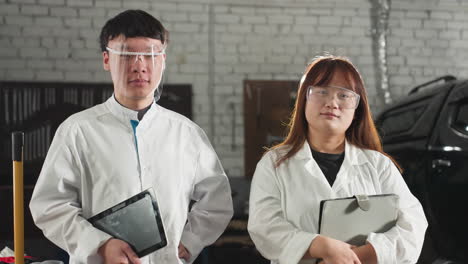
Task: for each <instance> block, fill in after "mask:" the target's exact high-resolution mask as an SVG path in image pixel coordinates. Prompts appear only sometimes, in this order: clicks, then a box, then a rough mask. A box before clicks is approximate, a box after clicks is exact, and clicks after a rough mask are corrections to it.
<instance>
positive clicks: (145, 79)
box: [103, 36, 166, 110]
mask: <svg viewBox="0 0 468 264" xmlns="http://www.w3.org/2000/svg"><path fill="white" fill-rule="evenodd" d="M164 48H165V46H164V45H163V44H162V43H161V41H160V40H158V39H152V38H146V37H135V38H124V37H122V36H119V37H116V38H114V39H112V40H110V41H109V43H108V44H107V51H105V52H103V66H104V69H105V70H106V71H110V73H111V77H112V81H113V83H114V94H115V96H116V99H117V101H119V103H121V104H123V105H124V106H127V107H129V108H132V109H134V110H139V109H141V108H142V107H146V106H148V105H149V104H151V102H152V101H153V98H154V92H155V90H156V89H157V87H158V86H159V83H160V82H161V77H162V73H163V71H164V66H165V65H164V64H165V59H166V56H165V54H164ZM135 108H136V109H135Z"/></svg>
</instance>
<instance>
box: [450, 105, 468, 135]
mask: <svg viewBox="0 0 468 264" xmlns="http://www.w3.org/2000/svg"><path fill="white" fill-rule="evenodd" d="M452 127H453V128H454V129H456V130H458V131H459V132H461V133H463V134H466V135H468V98H466V99H465V100H463V101H459V102H458V103H457V105H456V106H455V116H454V122H453V124H452Z"/></svg>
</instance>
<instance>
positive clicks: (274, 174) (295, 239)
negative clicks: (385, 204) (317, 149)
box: [248, 141, 427, 264]
mask: <svg viewBox="0 0 468 264" xmlns="http://www.w3.org/2000/svg"><path fill="white" fill-rule="evenodd" d="M280 153H285V148H283V149H276V150H272V151H269V152H268V153H266V154H265V155H264V156H263V158H262V159H261V160H260V162H259V163H258V164H257V168H256V170H255V174H254V177H253V180H252V187H251V192H250V203H249V205H250V209H249V223H248V230H249V233H250V236H251V237H252V240H253V241H254V243H255V246H256V247H257V249H258V250H259V251H260V253H261V254H262V255H263V256H264V257H266V258H268V259H270V260H272V263H281V264H286V263H288V264H293V263H315V260H302V261H301V258H302V257H303V255H304V254H305V253H306V251H307V250H308V248H309V246H310V244H311V242H312V241H313V239H315V237H316V236H317V232H318V222H319V219H318V217H319V210H320V209H319V207H320V201H321V200H323V199H331V198H340V197H350V196H353V195H357V194H367V195H373V194H387V193H395V194H397V195H399V196H400V199H399V215H398V217H399V218H398V221H397V224H396V226H395V227H393V228H392V229H390V230H389V231H387V232H385V233H378V234H376V233H371V234H369V236H368V237H367V241H368V242H369V243H371V244H372V246H373V247H374V248H375V251H376V253H377V259H378V263H380V264H384V263H385V264H396V263H399V264H400V263H415V262H416V261H417V259H418V257H419V254H420V252H421V248H422V244H423V240H424V233H425V231H426V228H427V221H426V218H425V216H424V212H423V210H422V207H421V204H420V203H419V201H418V200H417V199H416V198H415V197H414V196H413V195H412V194H411V192H410V191H409V189H408V187H407V186H406V184H405V182H404V180H403V178H402V176H401V174H400V172H399V171H398V169H397V168H396V167H395V165H394V164H393V163H392V161H391V160H390V159H389V158H387V157H386V156H384V155H382V154H381V153H379V152H377V151H371V150H364V149H360V148H358V147H355V146H353V145H351V144H349V143H346V146H345V157H344V160H343V163H342V165H341V168H340V170H339V172H338V175H337V177H336V180H335V182H334V183H333V186H332V187H331V186H330V184H329V183H328V181H327V180H326V178H325V176H324V175H323V173H322V171H321V170H320V168H319V166H318V164H317V163H316V162H315V160H314V159H313V157H312V152H311V150H310V147H309V144H308V143H307V141H306V143H304V145H303V147H302V148H301V149H300V150H299V152H297V153H296V154H295V155H294V156H293V157H291V158H290V159H289V160H288V161H286V162H284V163H282V164H281V165H280V166H279V167H278V168H275V167H274V163H275V161H276V160H277V158H278V157H279V154H280Z"/></svg>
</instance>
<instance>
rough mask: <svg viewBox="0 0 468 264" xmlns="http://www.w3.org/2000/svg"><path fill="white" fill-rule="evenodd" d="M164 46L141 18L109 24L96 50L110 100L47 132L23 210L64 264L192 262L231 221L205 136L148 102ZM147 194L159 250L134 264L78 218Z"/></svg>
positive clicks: (160, 34) (154, 95) (225, 189)
mask: <svg viewBox="0 0 468 264" xmlns="http://www.w3.org/2000/svg"><path fill="white" fill-rule="evenodd" d="M167 41H168V33H167V31H166V29H164V27H163V26H162V24H161V23H160V22H159V21H158V20H157V19H155V18H154V17H152V16H151V15H149V14H148V13H146V12H144V11H141V10H128V11H125V12H122V13H120V14H118V15H117V16H116V17H114V18H112V19H110V20H109V21H107V23H106V24H105V25H104V27H103V29H102V32H101V36H100V42H101V43H100V44H101V49H102V54H103V66H104V69H105V70H106V71H109V72H110V74H111V77H112V81H113V84H114V94H113V96H112V97H111V98H109V99H108V100H107V101H106V102H105V103H103V104H100V105H97V106H95V107H92V108H90V109H87V110H85V111H82V112H80V113H77V114H74V115H72V116H71V117H69V118H68V119H67V120H66V121H65V122H64V123H63V124H61V126H60V127H59V128H58V130H57V132H56V134H55V137H54V140H53V142H52V144H51V146H50V149H49V152H48V154H47V157H46V160H45V162H44V165H43V168H42V171H41V174H40V176H39V179H38V181H37V184H36V187H35V189H34V193H33V196H32V199H31V203H30V208H31V213H32V216H33V218H34V221H35V223H36V225H37V226H38V227H39V228H41V229H42V230H43V232H44V235H45V236H46V237H47V238H48V239H50V240H51V241H52V242H54V243H55V244H57V245H58V246H59V247H61V248H63V249H64V250H66V251H67V252H68V253H69V254H70V263H90V264H91V263H110V264H113V263H182V260H185V261H186V262H188V263H191V262H193V261H194V259H195V258H196V257H197V255H198V254H199V253H200V251H201V250H202V249H203V248H204V247H205V246H207V245H209V244H211V243H213V242H214V241H215V240H216V239H217V238H218V237H219V236H220V234H221V233H222V232H223V230H224V229H225V227H226V225H227V223H228V222H229V220H230V219H231V217H232V213H233V209H232V200H231V191H230V187H229V182H228V180H227V177H226V175H225V173H224V171H223V168H222V166H221V164H220V162H219V160H218V158H217V156H216V153H215V151H214V150H213V148H212V147H211V145H210V143H209V141H208V138H207V137H206V135H205V133H204V132H203V131H202V129H200V128H199V127H198V126H197V125H196V124H194V123H193V122H191V121H190V120H188V119H187V118H185V117H183V116H181V115H179V114H177V113H175V112H172V111H170V110H167V109H164V108H163V107H161V106H159V105H157V104H156V101H157V99H158V98H159V95H160V93H161V89H160V88H158V86H159V84H160V81H161V77H162V74H163V71H164V68H165V59H166V54H165V48H166V46H167ZM147 188H153V189H154V191H155V193H156V196H157V198H158V202H159V206H160V213H161V216H162V220H163V223H164V226H165V229H166V237H167V246H166V247H164V248H162V249H160V250H158V251H156V252H154V253H152V254H150V255H148V256H145V257H143V258H141V259H139V258H138V257H137V256H136V254H135V252H133V250H132V249H131V247H130V246H129V245H128V244H127V243H125V242H124V241H122V240H118V239H115V238H112V237H111V236H110V235H108V234H106V233H104V232H102V231H100V230H98V229H96V228H94V227H93V226H92V225H91V224H90V223H89V222H88V221H87V220H86V219H88V218H89V217H91V216H93V215H95V214H97V213H99V212H101V211H103V210H105V209H107V208H109V207H111V206H113V205H115V204H117V203H119V202H121V201H123V200H125V199H127V198H129V197H131V196H133V195H135V194H137V193H139V192H141V191H142V190H145V189H147ZM191 200H192V201H195V203H194V204H193V206H192V208H191V210H190V212H189V211H188V209H189V203H190V201H191ZM137 228H139V227H135V229H137Z"/></svg>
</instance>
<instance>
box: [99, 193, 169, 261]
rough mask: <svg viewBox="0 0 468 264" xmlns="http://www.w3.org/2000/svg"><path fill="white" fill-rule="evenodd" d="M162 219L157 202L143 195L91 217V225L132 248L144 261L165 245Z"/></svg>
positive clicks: (149, 196) (146, 194) (145, 194)
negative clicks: (147, 255)
mask: <svg viewBox="0 0 468 264" xmlns="http://www.w3.org/2000/svg"><path fill="white" fill-rule="evenodd" d="M160 219H161V217H160V216H159V213H158V210H157V206H156V203H155V201H153V199H152V197H151V195H150V194H149V193H145V192H143V193H140V194H139V195H137V196H134V197H132V198H130V199H128V200H127V201H125V202H123V203H120V204H118V205H116V206H114V207H112V208H110V209H108V210H106V211H104V212H102V213H100V214H98V215H97V216H95V217H92V218H91V219H90V222H91V223H92V224H93V225H94V226H95V227H97V228H98V229H100V230H102V231H104V232H106V233H108V234H110V235H112V236H113V237H115V238H118V239H121V240H123V241H125V242H127V243H128V244H130V246H132V248H133V249H134V251H135V253H136V254H137V255H138V256H139V257H142V256H144V255H146V254H148V253H150V252H152V251H154V250H156V249H159V248H161V247H164V246H165V245H166V238H165V236H164V229H163V226H162V223H161V220H160Z"/></svg>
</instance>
